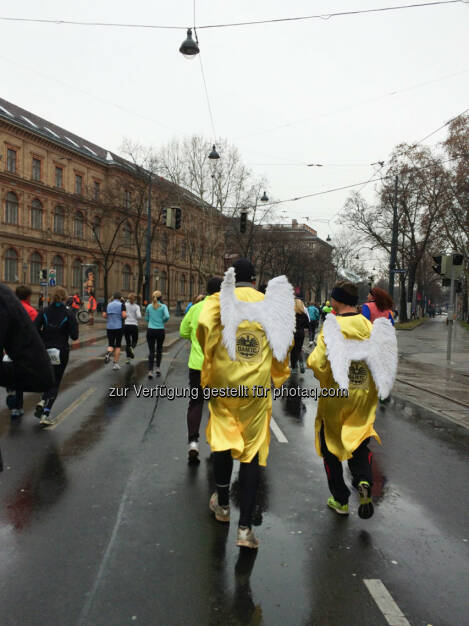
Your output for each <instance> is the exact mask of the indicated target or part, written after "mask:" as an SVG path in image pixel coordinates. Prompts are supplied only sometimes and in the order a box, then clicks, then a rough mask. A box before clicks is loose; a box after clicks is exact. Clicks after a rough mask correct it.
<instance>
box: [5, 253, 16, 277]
mask: <svg viewBox="0 0 469 626" xmlns="http://www.w3.org/2000/svg"><path fill="white" fill-rule="evenodd" d="M17 281H18V253H17V252H16V250H13V248H9V249H8V250H7V251H6V252H5V282H7V283H16V282H17Z"/></svg>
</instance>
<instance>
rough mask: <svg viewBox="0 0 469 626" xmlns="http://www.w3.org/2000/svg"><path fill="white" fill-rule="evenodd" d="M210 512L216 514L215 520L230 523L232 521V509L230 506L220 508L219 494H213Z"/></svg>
mask: <svg viewBox="0 0 469 626" xmlns="http://www.w3.org/2000/svg"><path fill="white" fill-rule="evenodd" d="M208 506H209V507H210V510H211V511H213V513H215V519H216V520H218V521H219V522H229V521H230V507H229V506H220V505H219V504H218V493H217V492H216V491H215V493H212V497H211V498H210V502H209V505H208Z"/></svg>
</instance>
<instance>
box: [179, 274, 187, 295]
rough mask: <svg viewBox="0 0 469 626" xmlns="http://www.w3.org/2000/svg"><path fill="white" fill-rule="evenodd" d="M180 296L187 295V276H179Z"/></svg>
mask: <svg viewBox="0 0 469 626" xmlns="http://www.w3.org/2000/svg"><path fill="white" fill-rule="evenodd" d="M179 294H180V295H181V296H185V295H186V275H185V274H181V275H180V276H179Z"/></svg>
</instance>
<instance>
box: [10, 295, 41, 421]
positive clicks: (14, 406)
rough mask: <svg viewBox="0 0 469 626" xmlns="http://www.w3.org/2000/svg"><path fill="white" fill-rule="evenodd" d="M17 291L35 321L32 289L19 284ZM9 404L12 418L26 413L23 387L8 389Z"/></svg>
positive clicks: (35, 313)
mask: <svg viewBox="0 0 469 626" xmlns="http://www.w3.org/2000/svg"><path fill="white" fill-rule="evenodd" d="M15 293H16V295H17V297H18V298H19V300H20V301H21V304H22V305H23V307H24V309H25V311H26V313H27V314H28V315H29V317H30V319H31V321H32V322H34V320H35V319H36V317H37V311H36V309H35V308H34V307H33V306H32V304H31V295H32V291H31V289H30V288H29V287H27V286H26V285H19V286H18V287H17V288H16V292H15ZM7 406H8V408H9V409H10V410H11V413H10V417H11V419H12V420H14V419H17V418H19V417H21V416H22V415H24V410H23V391H22V390H21V389H17V390H16V391H15V390H14V389H7Z"/></svg>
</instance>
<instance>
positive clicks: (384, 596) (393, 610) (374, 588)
mask: <svg viewBox="0 0 469 626" xmlns="http://www.w3.org/2000/svg"><path fill="white" fill-rule="evenodd" d="M363 582H364V583H365V585H366V586H367V588H368V591H369V592H370V594H371V596H372V598H373V600H374V601H375V602H376V604H377V605H378V608H379V610H380V611H381V613H382V614H383V615H384V619H385V620H386V621H387V623H388V624H389V626H410V622H409V621H408V620H407V619H406V617H405V615H404V613H403V612H402V611H401V609H400V608H399V607H398V606H397V604H396V603H395V602H394V600H393V598H392V596H391V594H390V593H389V591H388V590H387V589H386V587H385V586H384V584H383V582H382V581H381V580H380V579H379V578H373V579H363Z"/></svg>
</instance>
